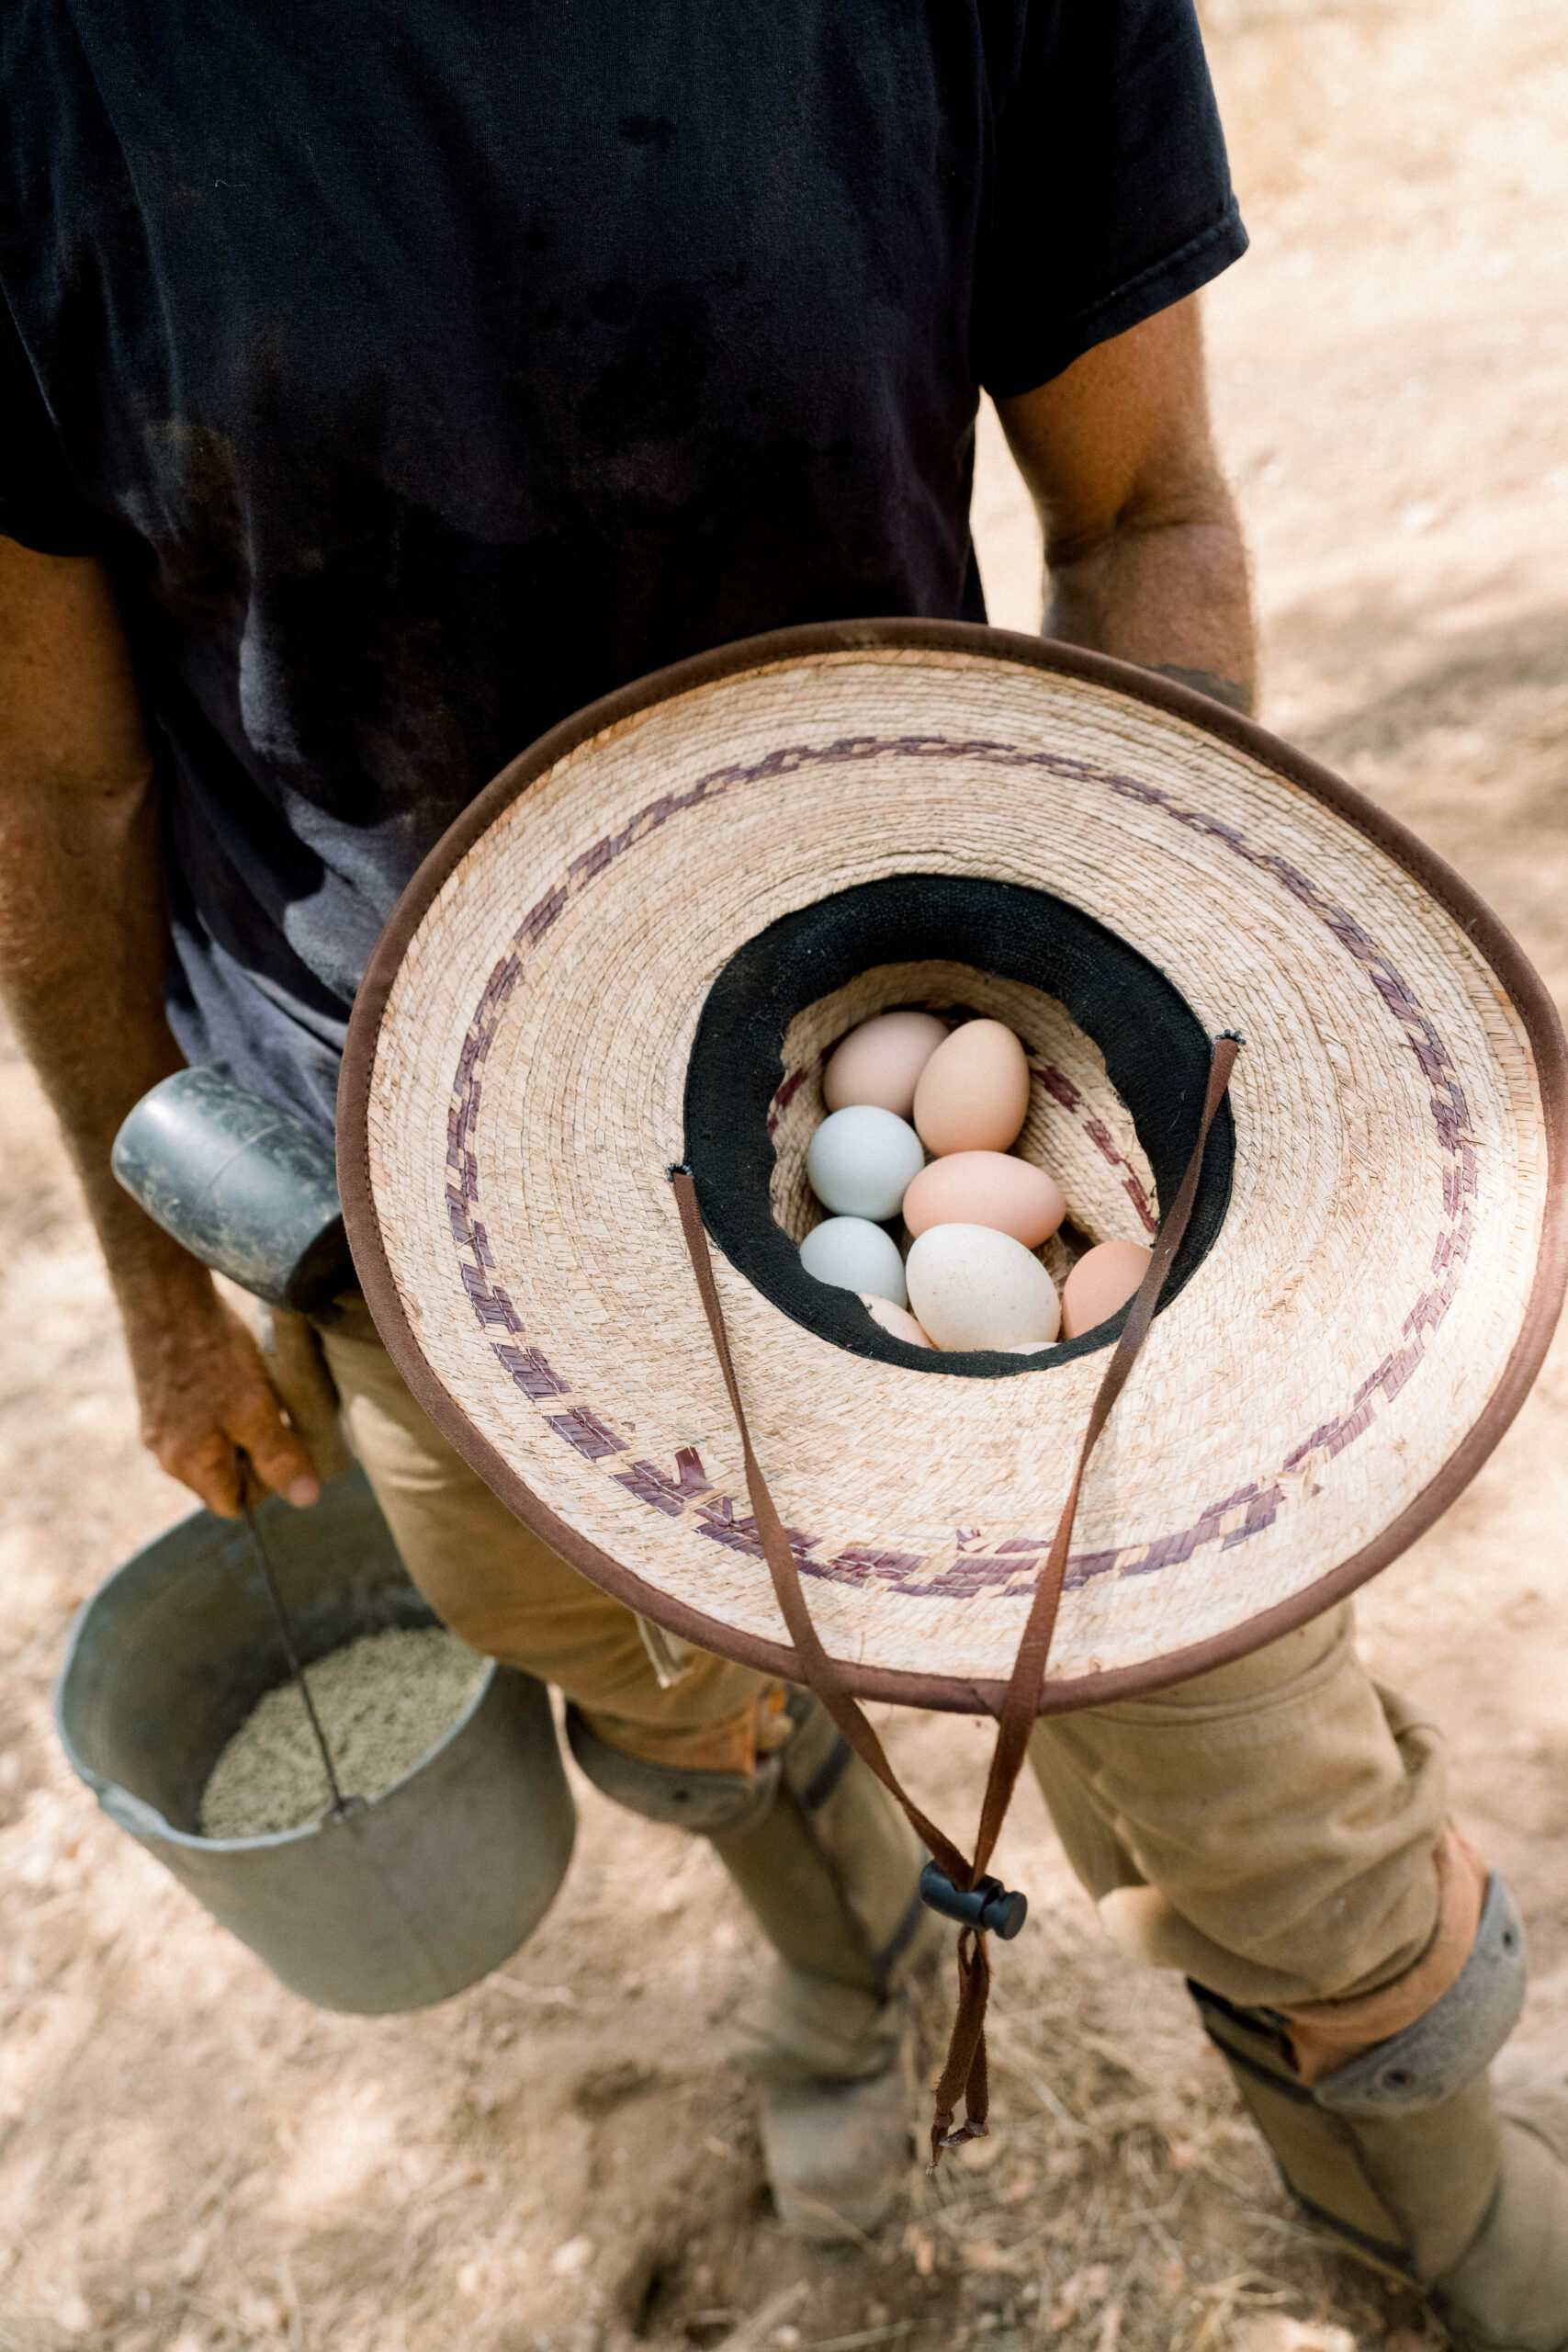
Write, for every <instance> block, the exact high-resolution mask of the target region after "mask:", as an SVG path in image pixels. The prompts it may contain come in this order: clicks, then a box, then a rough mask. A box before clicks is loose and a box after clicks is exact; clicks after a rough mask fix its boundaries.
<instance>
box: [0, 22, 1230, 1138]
mask: <svg viewBox="0 0 1568 2352" xmlns="http://www.w3.org/2000/svg"><path fill="white" fill-rule="evenodd" d="M0 112H3V115H4V119H5V121H6V133H5V137H4V141H0V150H3V152H0V290H3V292H4V295H5V298H6V300H5V304H4V305H0V408H3V415H0V432H3V438H0V531H3V532H5V533H6V534H7V535H8V536H10V537H15V538H17V539H18V540H21V541H23V542H25V543H26V544H28V545H29V546H31V547H34V548H40V549H43V550H46V551H48V552H51V553H58V554H73V553H85V552H97V553H101V554H102V555H103V556H104V557H105V558H106V560H107V562H108V563H109V565H110V567H111V569H112V572H113V576H114V579H115V582H116V586H117V590H118V594H119V597H120V601H121V605H122V608H123V610H124V612H125V615H126V618H127V622H128V625H129V627H130V632H131V637H132V642H133V645H134V647H135V650H136V653H137V657H138V661H139V663H140V668H141V679H142V683H143V689H144V692H145V695H146V698H147V701H148V704H149V707H151V708H152V710H153V711H154V712H155V714H156V716H157V719H158V721H159V728H160V739H161V747H162V758H163V766H164V801H165V806H166V809H167V823H168V831H169V842H170V896H171V904H172V910H173V917H174V924H175V950H176V962H175V970H174V972H173V974H172V977H171V983H170V1010H171V1017H172V1019H173V1021H174V1024H175V1031H176V1034H177V1035H178V1037H179V1040H180V1043H181V1046H182V1047H183V1048H184V1050H185V1051H186V1053H187V1054H188V1055H189V1057H191V1059H192V1060H194V1061H212V1062H218V1063H220V1064H221V1065H223V1066H225V1067H227V1068H228V1069H231V1070H232V1071H233V1073H234V1074H235V1076H236V1077H238V1078H239V1079H240V1080H242V1081H243V1083H245V1084H247V1085H250V1086H253V1087H254V1088H256V1089H257V1090H258V1091H260V1092H262V1093H264V1094H265V1095H268V1096H269V1097H271V1098H272V1099H273V1100H274V1101H276V1102H279V1103H285V1104H288V1105H289V1106H291V1107H293V1108H294V1109H295V1110H297V1111H299V1112H300V1113H302V1114H304V1115H305V1116H306V1117H307V1118H309V1119H310V1120H311V1121H312V1122H313V1123H314V1124H315V1125H318V1126H319V1127H321V1128H323V1129H324V1128H328V1127H330V1125H331V1121H332V1114H333V1095H334V1091H335V1086H336V1075H337V1060H338V1055H339V1052H340V1050H341V1046H342V1042H343V1036H344V1024H345V1022H346V1019H347V1014H348V1010H349V1006H350V1003H351V1001H352V999H353V996H354V991H355V985H356V983H357V981H358V978H359V975H360V973H361V971H362V970H363V968H364V966H365V962H366V959H367V956H368V954H369V951H370V948H371V946H372V944H373V943H374V941H375V938H376V935H377V933H378V931H379V929H380V926H381V924H382V922H384V920H385V918H386V916H387V914H388V913H389V910H390V909H391V907H392V905H393V904H394V902H395V900H396V899H397V897H398V895H399V892H400V889H401V888H402V887H403V884H404V883H405V882H406V881H407V879H408V877H409V876H410V875H411V874H412V871H413V869H414V867H415V865H417V864H418V862H419V860H420V859H421V857H422V856H423V854H424V853H425V852H426V851H427V850H428V849H429V848H430V846H431V844H432V843H433V842H434V841H435V840H436V839H437V837H438V836H439V834H440V833H441V832H442V831H443V830H444V829H445V827H446V825H447V823H448V822H449V821H450V820H451V819H452V818H453V817H454V816H455V815H456V814H457V811H458V810H459V809H461V808H462V807H463V806H464V804H465V803H466V802H467V801H468V799H469V798H470V797H472V795H473V794H474V793H475V792H476V791H477V790H478V789H479V787H480V786H482V785H483V784H484V783H485V782H486V781H487V780H488V779H489V777H490V776H491V775H492V774H494V772H495V771H496V770H497V769H498V768H500V767H501V766H502V765H503V764H504V763H505V762H506V761H507V760H509V759H510V758H511V757H512V756H513V754H514V753H515V752H519V751H521V750H522V749H523V748H524V747H525V745H526V744H527V743H528V742H530V741H532V740H533V739H534V738H535V737H536V736H537V735H538V734H539V733H541V732H542V731H543V730H544V729H546V728H547V727H548V726H550V725H552V724H553V723H554V722H555V721H556V720H557V719H558V718H562V717H564V716H565V715H566V714H568V713H569V712H570V711H571V710H573V709H574V708H576V707H578V706H579V705H581V704H582V703H584V702H586V701H588V700H590V699H591V698H592V696H594V695H600V694H603V693H605V692H607V691H608V690H609V689H610V688H612V687H614V686H615V685H617V684H621V683H623V682H624V681H625V680H626V679H628V678H632V677H635V676H637V675H639V674H640V673H643V672H645V671H647V670H650V669H653V668H655V667H657V666H658V665H659V664H660V663H662V662H670V661H673V660H675V659H677V658H679V657H680V656H682V655H684V654H687V653H691V652H694V651H696V650H699V649H701V648H704V647H706V646H711V645H715V644H719V643H722V642H724V641H725V640H726V639H731V638H737V637H742V636H745V635H748V634H750V632H751V631H753V630H758V629H765V628H778V627H783V626H784V625H786V624H788V623H792V622H799V621H807V620H825V619H832V618H837V617H842V616H856V615H869V614H927V615H935V616H954V615H959V616H968V617H971V618H983V617H984V613H983V606H982V604H981V600H980V592H979V582H978V577H977V574H976V568H975V561H974V554H973V549H972V547H971V544H970V537H969V516H968V507H969V484H970V469H971V460H972V456H973V428H974V417H975V410H976V394H977V388H978V387H979V386H980V385H982V384H984V385H985V386H987V388H988V389H989V390H991V391H993V392H994V393H998V394H1007V393H1010V392H1017V391H1022V390H1028V389H1030V388H1031V387H1032V386H1033V385H1036V384H1040V383H1043V382H1044V381H1046V380H1047V379H1049V378H1051V377H1052V376H1055V375H1056V374H1058V373H1059V372H1060V371H1061V370H1062V369H1063V368H1066V366H1067V365H1068V364H1069V363H1070V362H1071V361H1072V360H1074V359H1076V358H1077V356H1079V355H1080V353H1082V352H1084V351H1085V350H1087V349H1089V347H1090V346H1091V345H1094V344H1096V343H1099V342H1101V341H1103V340H1104V339H1105V338H1106V337H1108V336H1110V335H1112V334H1119V333H1120V332H1122V330H1123V329H1124V328H1127V327H1130V326H1133V325H1135V324H1136V323H1137V322H1139V321H1140V320H1141V319H1144V318H1145V317H1147V316H1149V315H1150V314H1151V313H1153V312H1154V311H1158V310H1160V309H1162V308H1163V307H1165V306H1166V305H1167V304H1168V303H1171V302H1173V301H1176V300H1179V299H1180V298H1181V297H1182V296H1183V295H1185V294H1188V293H1190V292H1191V291H1192V290H1193V289H1194V288H1197V287H1199V286H1200V285H1201V284H1202V283H1203V282H1204V281H1205V280H1206V279H1208V278H1210V277H1213V276H1214V275H1215V274H1216V273H1217V272H1218V271H1220V270H1221V269H1223V268H1224V266H1225V265H1226V264H1227V263H1229V262H1231V261H1233V260H1234V259H1235V257H1236V255H1237V254H1240V253H1241V252H1242V251H1243V250H1244V249H1245V244H1246V239H1245V235H1244V233H1243V231H1242V228H1241V225H1240V222H1239V220H1238V219H1237V216H1236V211H1235V204H1234V202H1233V199H1232V197H1231V191H1230V184H1229V179H1228V175H1227V172H1226V167H1225V157H1224V144H1223V141H1222V138H1221V134H1220V129H1219V124H1218V120H1217V118H1216V114H1215V110H1214V105H1213V95H1212V92H1211V89H1210V85H1209V79H1208V74H1207V71H1206V68H1205V65H1204V61H1203V55H1202V49H1201V42H1200V39H1199V35H1198V30H1197V26H1196V23H1195V20H1194V17H1193V15H1192V9H1191V0H728V5H726V0H553V5H550V6H545V5H542V0H8V6H7V8H6V12H5V16H4V22H3V24H0ZM7 310H8V313H9V316H8V318H7V316H6V311H7Z"/></svg>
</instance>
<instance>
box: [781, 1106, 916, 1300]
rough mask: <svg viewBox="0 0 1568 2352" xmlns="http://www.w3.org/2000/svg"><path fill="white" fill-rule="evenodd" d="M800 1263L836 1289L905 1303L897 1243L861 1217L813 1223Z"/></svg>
mask: <svg viewBox="0 0 1568 2352" xmlns="http://www.w3.org/2000/svg"><path fill="white" fill-rule="evenodd" d="M887 1115H888V1116H891V1115H892V1114H891V1113H889V1114H887ZM800 1262H801V1264H802V1265H803V1266H804V1267H805V1269H806V1271H807V1273H808V1274H813V1275H815V1277H816V1279H817V1280H818V1282H819V1283H832V1284H833V1287H834V1288H835V1289H836V1290H861V1291H869V1292H870V1293H871V1295H872V1296H873V1297H874V1298H890V1299H891V1300H892V1302H893V1304H894V1306H907V1305H908V1292H907V1291H906V1289H905V1287H904V1261H903V1260H902V1258H900V1256H899V1255H898V1245H897V1242H896V1241H895V1240H894V1239H893V1238H892V1236H891V1235H890V1234H886V1233H884V1231H883V1230H882V1227H880V1226H879V1225H873V1224H871V1223H870V1222H869V1220H868V1219H867V1218H865V1217H863V1216H830V1217H828V1218H826V1219H825V1220H824V1222H823V1223H822V1224H821V1225H818V1226H814V1227H812V1229H811V1231H810V1232H809V1233H808V1234H807V1237H806V1238H805V1240H804V1241H803V1242H802V1243H801V1245H800Z"/></svg>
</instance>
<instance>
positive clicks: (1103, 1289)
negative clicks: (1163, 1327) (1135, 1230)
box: [1062, 1241, 1154, 1340]
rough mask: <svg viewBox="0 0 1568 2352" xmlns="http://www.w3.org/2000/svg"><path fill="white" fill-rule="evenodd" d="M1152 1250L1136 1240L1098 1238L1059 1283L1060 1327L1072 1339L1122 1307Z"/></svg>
mask: <svg viewBox="0 0 1568 2352" xmlns="http://www.w3.org/2000/svg"><path fill="white" fill-rule="evenodd" d="M1153 1255H1154V1252H1153V1250H1145V1248H1144V1247H1143V1244H1142V1243H1141V1242H1137V1241H1098V1242H1096V1244H1095V1246H1094V1248H1093V1249H1092V1250H1085V1251H1084V1253H1083V1256H1082V1257H1081V1258H1080V1259H1079V1260H1078V1261H1077V1265H1076V1266H1075V1267H1074V1268H1073V1270H1072V1272H1071V1273H1070V1274H1069V1275H1068V1276H1067V1279H1066V1282H1065V1283H1063V1284H1062V1330H1063V1334H1064V1336H1065V1337H1066V1338H1067V1339H1069V1340H1076V1339H1077V1338H1078V1337H1079V1335H1080V1333H1082V1332H1084V1331H1092V1330H1093V1329H1094V1327H1095V1325H1096V1324H1097V1323H1104V1322H1108V1321H1109V1319H1110V1318H1111V1316H1112V1315H1114V1314H1115V1313H1116V1310H1117V1308H1118V1307H1122V1306H1126V1304H1127V1301H1128V1300H1129V1299H1130V1298H1131V1297H1132V1295H1133V1293H1134V1291H1135V1290H1136V1289H1137V1287H1138V1284H1139V1283H1141V1282H1142V1281H1143V1279H1144V1276H1145V1274H1146V1273H1147V1272H1148V1270H1149V1260H1150V1259H1151V1258H1152V1257H1153Z"/></svg>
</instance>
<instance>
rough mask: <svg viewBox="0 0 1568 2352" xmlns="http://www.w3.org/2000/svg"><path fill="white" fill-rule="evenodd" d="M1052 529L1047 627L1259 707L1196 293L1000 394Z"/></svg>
mask: <svg viewBox="0 0 1568 2352" xmlns="http://www.w3.org/2000/svg"><path fill="white" fill-rule="evenodd" d="M997 409H998V414H999V416H1000V417H1001V421H1002V424H1003V427H1004V429H1005V431H1006V433H1007V436H1008V440H1009V442H1010V444H1011V447H1012V453H1013V456H1014V457H1015V458H1017V460H1018V464H1019V469H1020V471H1021V473H1022V475H1023V478H1024V480H1025V481H1026V482H1027V483H1028V485H1029V488H1030V490H1031V492H1032V494H1033V498H1034V503H1035V505H1036V506H1037V507H1038V508H1039V511H1040V518H1041V522H1042V525H1043V528H1044V533H1045V564H1046V571H1047V584H1048V588H1049V592H1050V594H1049V601H1048V606H1047V612H1046V619H1045V633H1046V635H1047V636H1048V637H1057V638H1061V639H1065V640H1066V643H1067V644H1069V645H1087V646H1089V647H1091V648H1092V649H1093V650H1095V651H1097V652H1100V653H1114V654H1116V655H1118V656H1119V657H1120V659H1121V660H1122V661H1123V662H1137V663H1138V665H1139V667H1140V668H1142V669H1145V670H1157V671H1159V672H1160V673H1162V675H1164V676H1166V677H1168V678H1176V679H1179V681H1180V683H1181V684H1183V685H1187V686H1195V687H1196V688H1197V689H1198V691H1199V692H1200V693H1201V694H1206V695H1213V697H1214V698H1215V700H1216V701H1219V702H1225V703H1229V704H1230V705H1231V707H1232V708H1233V709H1235V710H1244V711H1249V710H1251V708H1252V707H1253V701H1254V695H1255V692H1256V678H1257V647H1256V640H1255V633H1254V628H1253V619H1252V602H1251V595H1250V592H1249V586H1248V581H1247V550H1246V548H1245V546H1244V544H1243V540H1242V536H1241V526H1240V524H1239V522H1238V521H1237V519H1236V513H1235V503H1234V501H1233V500H1232V497H1231V494H1230V490H1229V488H1228V486H1227V484H1226V482H1225V479H1224V474H1223V473H1222V472H1221V470H1220V464H1219V459H1218V458H1217V457H1216V455H1215V453H1214V447H1213V436H1212V434H1211V431H1210V425H1209V402H1208V388H1207V384H1206V381H1205V378H1204V368H1203V339H1202V328H1201V322H1200V319H1199V314H1198V298H1197V296H1196V295H1193V296H1191V297H1190V298H1189V300H1186V301H1185V302H1178V303H1176V304H1175V305H1174V306H1173V307H1172V308H1171V309H1170V310H1168V311H1160V312H1158V313H1157V315H1156V317H1154V318H1152V319H1147V320H1145V322H1144V324H1143V325H1142V326H1137V327H1134V328H1132V329H1131V330H1130V331H1129V332H1128V333H1127V334H1121V335H1116V336H1114V337H1113V338H1112V340H1111V342H1109V343H1102V344H1100V345H1098V346H1097V347H1096V348H1095V349H1094V350H1092V351H1088V352H1086V353H1085V354H1084V356H1083V357H1082V358H1081V359H1079V360H1077V361H1075V363H1074V365H1073V366H1072V367H1071V368H1067V369H1066V371H1065V373H1064V374H1062V375H1060V376H1058V377H1056V378H1055V379H1054V380H1053V381H1052V382H1050V383H1048V384H1042V385H1041V386H1040V387H1039V388H1038V389H1037V390H1034V391H1032V392H1022V393H1020V394H1019V395H1018V396H1017V397H1016V398H1014V399H1012V400H1004V401H998V403H997Z"/></svg>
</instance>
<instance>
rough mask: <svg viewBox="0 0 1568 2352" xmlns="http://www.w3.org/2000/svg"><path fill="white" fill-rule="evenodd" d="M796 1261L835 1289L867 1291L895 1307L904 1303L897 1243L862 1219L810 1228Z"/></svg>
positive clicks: (845, 1219) (843, 1219)
mask: <svg viewBox="0 0 1568 2352" xmlns="http://www.w3.org/2000/svg"><path fill="white" fill-rule="evenodd" d="M800 1262H801V1264H802V1265H803V1266H804V1267H805V1269H806V1271H807V1273H808V1274H812V1275H814V1276H815V1277H816V1279H817V1280H818V1282H819V1283H832V1284H833V1286H834V1288H835V1289H837V1290H858V1291H860V1292H861V1293H864V1292H866V1291H870V1292H872V1293H873V1295H874V1296H875V1297H877V1298H888V1299H891V1300H892V1302H893V1304H894V1306H907V1305H908V1297H909V1294H908V1291H907V1290H906V1288H905V1286H904V1261H903V1260H902V1258H900V1257H899V1255H898V1245H897V1242H896V1241H895V1240H894V1239H893V1238H892V1236H891V1234H886V1233H884V1231H883V1230H882V1227H880V1226H879V1225H872V1224H870V1223H869V1222H868V1221H867V1219H866V1218H864V1217H863V1216H830V1217H828V1218H826V1219H825V1220H824V1222H823V1223H822V1224H821V1225H818V1226H813V1227H812V1229H811V1231H810V1232H809V1233H808V1234H807V1237H806V1238H805V1240H804V1241H803V1242H802V1243H801V1245H800Z"/></svg>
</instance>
